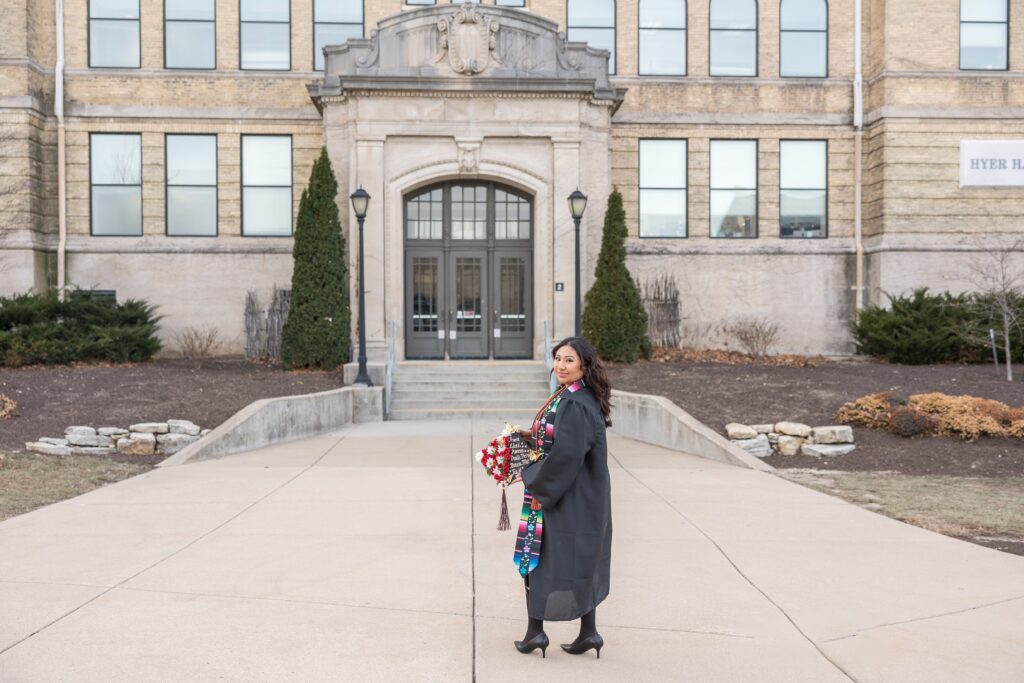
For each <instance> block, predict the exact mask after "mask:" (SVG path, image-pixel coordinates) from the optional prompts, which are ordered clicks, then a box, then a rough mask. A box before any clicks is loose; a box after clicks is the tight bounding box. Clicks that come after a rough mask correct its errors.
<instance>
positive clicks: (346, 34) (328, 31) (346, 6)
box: [313, 0, 363, 71]
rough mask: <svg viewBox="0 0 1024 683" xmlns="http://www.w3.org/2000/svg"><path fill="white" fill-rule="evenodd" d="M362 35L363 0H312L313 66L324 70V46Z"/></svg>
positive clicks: (318, 69) (337, 43) (339, 43)
mask: <svg viewBox="0 0 1024 683" xmlns="http://www.w3.org/2000/svg"><path fill="white" fill-rule="evenodd" d="M362 37H363V0H340V1H339V0H313V68H314V69H316V70H317V71H323V70H324V46H325V45H341V44H342V43H344V42H345V41H346V40H348V39H349V38H362Z"/></svg>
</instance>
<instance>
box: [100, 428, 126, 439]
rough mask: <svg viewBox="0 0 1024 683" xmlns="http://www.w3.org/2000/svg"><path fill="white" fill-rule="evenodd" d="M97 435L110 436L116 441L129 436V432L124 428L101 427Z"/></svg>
mask: <svg viewBox="0 0 1024 683" xmlns="http://www.w3.org/2000/svg"><path fill="white" fill-rule="evenodd" d="M96 433H97V434H101V435H103V436H109V437H110V438H111V439H114V440H115V441H116V440H117V439H120V438H122V437H125V436H128V430H127V429H124V428H122V427H100V428H99V429H97V430H96Z"/></svg>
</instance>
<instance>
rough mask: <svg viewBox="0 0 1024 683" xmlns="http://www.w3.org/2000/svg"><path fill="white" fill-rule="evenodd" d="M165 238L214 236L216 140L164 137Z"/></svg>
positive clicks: (195, 136)
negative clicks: (165, 183)
mask: <svg viewBox="0 0 1024 683" xmlns="http://www.w3.org/2000/svg"><path fill="white" fill-rule="evenodd" d="M165 141H166V150H165V153H166V155H167V157H166V164H165V168H166V173H167V234H168V235H171V236H179V235H187V236H197V235H202V236H209V237H215V236H216V235H217V136H216V135H167V136H166V137H165Z"/></svg>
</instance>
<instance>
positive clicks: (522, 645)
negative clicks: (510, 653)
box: [515, 631, 551, 659]
mask: <svg viewBox="0 0 1024 683" xmlns="http://www.w3.org/2000/svg"><path fill="white" fill-rule="evenodd" d="M550 644H551V641H550V640H548V634H546V633H544V631H541V632H540V633H538V634H537V635H535V636H534V637H533V638H530V639H529V640H517V641H515V646H516V649H517V650H519V651H520V652H522V653H523V654H524V655H528V654H530V653H531V652H533V651H534V650H536V649H537V648H538V647H539V648H540V656H541V658H542V659H547V657H548V645H550Z"/></svg>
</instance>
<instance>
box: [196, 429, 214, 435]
mask: <svg viewBox="0 0 1024 683" xmlns="http://www.w3.org/2000/svg"><path fill="white" fill-rule="evenodd" d="M212 431H213V430H212V429H204V430H203V431H201V432H199V436H206V435H207V434H209V433H210V432H212Z"/></svg>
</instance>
